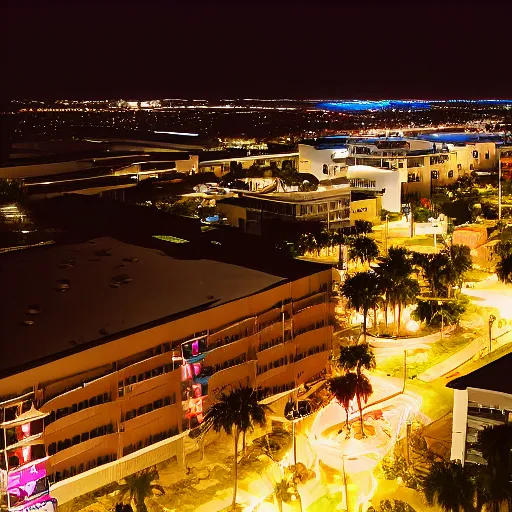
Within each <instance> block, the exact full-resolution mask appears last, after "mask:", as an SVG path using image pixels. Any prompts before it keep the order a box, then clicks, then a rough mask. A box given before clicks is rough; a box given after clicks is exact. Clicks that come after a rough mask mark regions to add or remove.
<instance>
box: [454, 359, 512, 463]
mask: <svg viewBox="0 0 512 512" xmlns="http://www.w3.org/2000/svg"><path fill="white" fill-rule="evenodd" d="M511 364H512V354H510V353H509V354H506V355H504V356H502V357H500V358H499V359H496V360H495V361H492V362H490V363H488V364H486V365H485V366H482V367H481V368H478V369H476V370H475V371H473V372H471V373H468V374H467V375H464V376H462V377H458V378H456V379H454V380H452V381H451V382H450V383H448V387H450V388H452V389H453V390H454V391H453V425H452V447H451V459H452V460H460V461H461V462H462V464H485V463H486V462H485V459H484V458H483V457H482V452H481V450H480V447H479V445H478V432H479V431H481V430H483V429H484V428H485V427H488V426H493V425H503V424H509V423H511V422H512V384H511V382H510V379H507V378H506V377H504V376H506V375H507V374H508V372H510V366H511Z"/></svg>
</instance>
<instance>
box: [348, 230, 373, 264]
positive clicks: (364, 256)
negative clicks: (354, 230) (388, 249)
mask: <svg viewBox="0 0 512 512" xmlns="http://www.w3.org/2000/svg"><path fill="white" fill-rule="evenodd" d="M378 255H379V248H378V247H377V243H376V242H375V240H374V239H373V238H369V237H367V236H358V237H355V238H352V240H351V241H350V249H349V254H348V256H349V258H350V259H351V260H355V261H357V260H360V261H361V265H363V264H364V262H365V261H367V262H368V263H370V262H371V261H373V260H374V259H375V258H377V256H378Z"/></svg>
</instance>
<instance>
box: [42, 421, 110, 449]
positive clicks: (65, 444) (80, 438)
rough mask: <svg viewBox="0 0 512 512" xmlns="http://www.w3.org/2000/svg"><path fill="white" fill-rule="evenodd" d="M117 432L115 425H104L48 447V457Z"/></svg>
mask: <svg viewBox="0 0 512 512" xmlns="http://www.w3.org/2000/svg"><path fill="white" fill-rule="evenodd" d="M116 430H117V427H115V426H114V424H113V423H109V424H107V425H102V426H100V427H96V428H93V429H92V430H90V431H88V432H82V434H77V435H76V436H73V437H72V438H67V439H62V440H61V441H58V442H53V443H51V444H49V445H48V455H55V454H56V453H58V452H60V451H62V450H66V449H67V448H70V447H71V446H75V445H77V444H80V443H85V442H86V441H89V439H95V438H96V437H101V436H105V435H108V434H113V433H114V432H115V431H116Z"/></svg>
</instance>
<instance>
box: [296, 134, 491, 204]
mask: <svg viewBox="0 0 512 512" xmlns="http://www.w3.org/2000/svg"><path fill="white" fill-rule="evenodd" d="M500 143H501V139H500V137H499V136H495V135H486V134H474V135H473V134H449V133H442V134H431V135H420V136H418V137H351V136H344V135H342V136H333V137H323V138H319V139H315V140H311V141H304V143H303V144H299V172H307V173H311V174H313V175H314V176H315V177H317V178H318V179H319V180H320V181H324V180H332V179H336V178H338V177H348V178H349V179H350V182H351V184H353V185H355V186H356V187H358V188H359V189H361V188H366V189H379V190H381V191H384V192H383V197H382V207H383V208H384V209H386V210H388V211H393V212H399V211H401V204H402V202H403V199H404V196H405V197H406V196H407V195H408V194H419V195H420V196H421V197H430V196H431V194H432V192H433V191H435V189H436V188H440V187H445V186H446V185H449V184H451V183H454V182H455V181H456V180H457V178H458V177H459V176H462V175H464V174H468V173H470V172H472V171H479V170H480V171H488V170H497V168H498V153H499V151H498V148H499V145H500Z"/></svg>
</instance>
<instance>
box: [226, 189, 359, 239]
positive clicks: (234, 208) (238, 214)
mask: <svg viewBox="0 0 512 512" xmlns="http://www.w3.org/2000/svg"><path fill="white" fill-rule="evenodd" d="M217 207H218V209H219V211H220V212H222V213H223V214H224V215H225V216H226V218H227V221H228V223H229V224H230V225H231V226H235V227H239V228H241V229H242V230H243V231H245V232H247V233H251V234H258V235H260V234H261V225H262V222H263V221H264V220H270V219H280V220H283V221H286V222H301V221H318V222H321V223H322V224H323V225H324V226H325V228H326V229H338V228H343V227H347V226H350V207H351V201H350V189H349V187H348V185H346V186H344V187H339V188H331V189H327V190H322V191H315V192H277V193H268V194H257V193H245V192H244V193H242V194H240V197H237V198H229V199H226V200H222V201H219V202H218V203H217Z"/></svg>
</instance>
